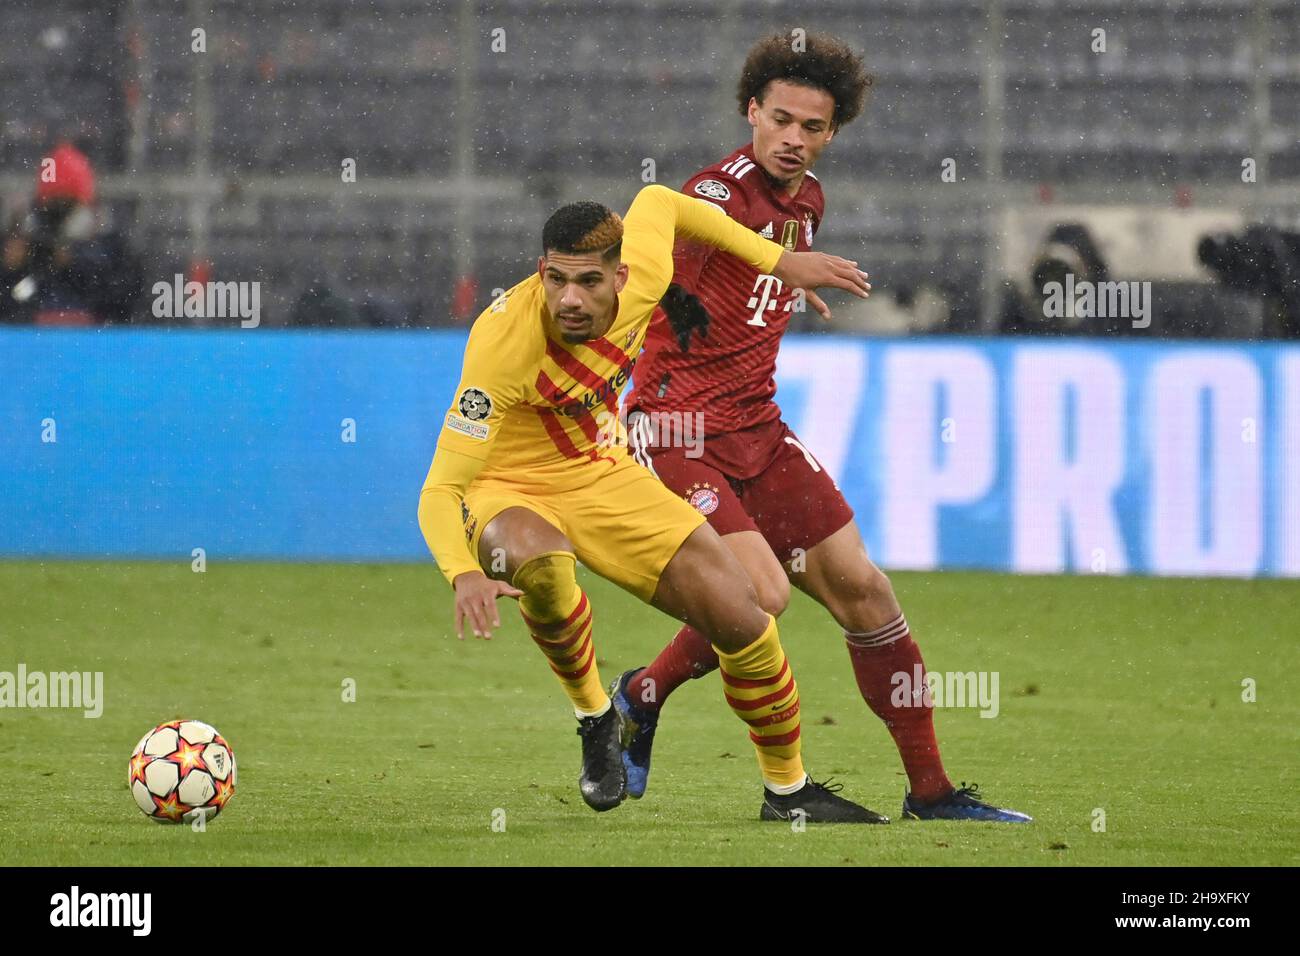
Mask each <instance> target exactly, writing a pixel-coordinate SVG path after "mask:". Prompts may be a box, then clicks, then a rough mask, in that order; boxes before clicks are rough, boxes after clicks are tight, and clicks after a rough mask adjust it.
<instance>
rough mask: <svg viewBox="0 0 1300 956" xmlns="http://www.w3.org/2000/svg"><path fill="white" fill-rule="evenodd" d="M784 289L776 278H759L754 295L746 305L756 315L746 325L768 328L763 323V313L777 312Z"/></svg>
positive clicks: (764, 276) (755, 283)
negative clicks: (777, 305)
mask: <svg viewBox="0 0 1300 956" xmlns="http://www.w3.org/2000/svg"><path fill="white" fill-rule="evenodd" d="M782 288H783V286H782V284H781V280H780V279H778V278H777V277H776V276H766V275H761V276H759V277H758V278H757V279H756V280H755V281H754V294H753V295H751V296H750V297H749V301H748V302H747V303H745V308H747V309H753V310H754V315H753V318H751V319H749V320H748V321H747V322H746V323H745V324H746V325H762V326H766V325H767V323H766V322H764V321H763V313H764V312H773V311H775V310H776V299H777V296H779V295H780V294H781V289H782Z"/></svg>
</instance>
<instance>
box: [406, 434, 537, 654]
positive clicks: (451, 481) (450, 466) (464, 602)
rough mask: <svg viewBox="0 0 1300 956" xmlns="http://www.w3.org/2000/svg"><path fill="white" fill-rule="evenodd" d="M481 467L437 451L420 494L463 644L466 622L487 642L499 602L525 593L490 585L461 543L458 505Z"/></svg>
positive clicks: (424, 527) (426, 530)
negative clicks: (449, 585)
mask: <svg viewBox="0 0 1300 956" xmlns="http://www.w3.org/2000/svg"><path fill="white" fill-rule="evenodd" d="M482 467H483V462H482V461H480V460H478V459H477V458H471V457H469V456H468V455H462V454H460V453H459V452H456V451H452V450H451V449H449V448H441V447H440V448H439V449H438V450H437V452H435V453H434V456H433V463H432V464H431V465H430V466H429V474H428V477H427V478H425V480H424V488H423V489H421V491H420V507H419V509H418V512H419V521H420V531H421V532H422V533H423V534H424V540H425V543H426V544H427V545H428V546H429V550H430V551H431V552H432V553H433V557H434V559H435V560H436V561H437V562H438V567H439V568H441V569H442V573H443V574H444V575H445V576H446V578H447V580H448V581H449V582H451V586H452V590H453V591H455V592H456V610H455V624H456V636H457V637H458V638H460V639H461V640H464V639H465V632H464V626H465V620H466V619H467V618H468V619H469V623H470V627H471V629H472V630H473V631H474V636H475V637H482V638H491V637H492V630H493V628H498V627H500V626H501V616H500V615H499V614H498V613H497V598H498V597H502V596H505V597H513V598H517V597H519V596H520V595H521V594H523V592H522V591H519V590H517V589H516V588H513V587H511V586H510V585H509V584H507V583H506V582H505V581H493V580H492V579H490V578H489V577H488V576H487V575H486V574H484V573H483V570H482V569H481V568H480V567H479V564H478V561H477V560H475V558H474V556H473V555H472V554H471V553H470V550H469V546H468V545H467V544H466V543H465V533H464V530H463V527H462V519H461V502H462V501H463V500H464V497H465V491H466V490H467V489H468V488H469V486H470V482H472V481H473V480H474V476H475V475H477V474H478V473H479V471H480V470H481V469H482Z"/></svg>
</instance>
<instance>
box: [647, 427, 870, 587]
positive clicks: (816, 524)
mask: <svg viewBox="0 0 1300 956" xmlns="http://www.w3.org/2000/svg"><path fill="white" fill-rule="evenodd" d="M641 415H642V413H640V412H635V411H634V412H631V413H630V414H629V415H628V429H627V430H628V442H629V445H630V450H631V452H632V454H633V457H635V458H636V460H637V461H639V462H640V463H641V464H642V465H645V466H646V467H647V468H649V469H650V470H651V471H652V472H654V474H655V475H656V476H657V477H658V478H659V480H660V481H662V482H663V483H664V484H665V485H667V486H668V488H669V489H670V490H672V491H674V492H676V493H677V494H679V495H681V496H682V497H683V498H684V499H686V501H687V502H688V503H689V504H690V505H692V506H693V507H694V508H695V510H696V511H698V512H699V513H700V514H702V515H704V516H705V517H706V518H707V519H708V521H709V524H711V525H713V530H715V531H716V532H718V534H732V533H734V532H736V531H757V532H758V533H759V534H761V535H762V536H763V537H764V538H765V539H766V540H767V543H768V546H769V547H771V549H772V552H773V553H774V554H775V555H776V556H777V558H778V560H780V561H781V562H783V563H784V562H786V561H790V560H791V559H792V558H793V557H794V556H795V550H796V549H802V550H803V551H804V552H807V551H808V550H809V549H811V548H812V547H813V546H815V545H817V544H820V543H821V542H822V541H825V540H826V539H827V538H828V537H830V536H831V535H832V534H834V533H835V532H836V531H838V530H840V528H843V527H844V526H845V525H846V524H848V523H849V522H850V521H852V520H853V509H852V508H850V507H849V503H848V502H847V501H845V500H844V495H843V494H841V493H840V489H839V486H838V485H836V484H835V482H834V481H833V480H832V479H831V476H830V475H829V474H827V473H826V469H824V468H823V467H822V466H821V464H820V463H819V462H818V461H817V459H816V458H814V457H813V454H812V452H810V451H808V450H807V449H806V448H804V446H803V444H802V443H801V442H800V441H799V439H798V438H797V437H795V434H794V432H792V431H791V430H790V428H789V426H787V425H786V423H785V422H783V421H781V420H780V419H773V420H772V421H770V422H766V423H764V424H761V425H755V426H752V427H750V428H746V429H743V430H742V431H737V432H728V433H724V434H720V435H712V436H706V437H705V438H704V439H703V440H702V441H701V442H699V444H698V446H696V447H689V446H690V445H691V443H690V442H683V441H680V440H671V435H670V433H671V429H662V430H660V429H656V428H655V427H654V426H653V424H652V420H651V419H649V418H644V417H640V416H641Z"/></svg>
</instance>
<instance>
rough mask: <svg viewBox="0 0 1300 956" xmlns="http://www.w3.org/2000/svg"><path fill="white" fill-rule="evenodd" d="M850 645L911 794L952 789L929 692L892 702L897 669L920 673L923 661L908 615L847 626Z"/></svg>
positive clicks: (927, 796)
mask: <svg viewBox="0 0 1300 956" xmlns="http://www.w3.org/2000/svg"><path fill="white" fill-rule="evenodd" d="M844 640H845V643H847V644H848V647H849V660H850V661H852V663H853V675H854V676H855V677H856V678H857V679H858V690H860V691H861V692H862V697H863V699H864V700H866V702H867V706H868V707H870V708H871V710H872V712H873V713H874V714H875V715H876V716H877V717H879V718H880V719H881V720H883V721H884V722H885V726H886V727H888V728H889V733H890V734H891V735H892V736H893V738H894V743H895V744H896V745H897V746H898V753H899V756H901V757H902V758H903V768H904V769H905V770H906V771H907V778H908V781H909V782H910V783H911V787H912V794H913V796H915V797H916V798H917V799H918V800H920V801H921V802H923V803H925V802H929V801H932V800H937V799H938V798H939V797H942V796H943V795H944V794H946V793H948V792H949V791H950V790H952V783H951V781H949V780H948V776H947V774H945V773H944V772H943V761H942V759H940V757H939V743H938V741H936V740H935V737H934V719H933V718H934V705H933V704H932V703H931V701H930V696H929V694H928V693H925V694H922V695H920V696H916V695H911V694H909V695H907V696H906V699H904V700H903V701H901V704H902V706H896V705H895V703H894V701H893V700H892V699H891V698H892V696H893V694H894V693H895V682H894V681H893V680H892V678H893V676H894V675H895V674H900V673H902V674H906V675H908V684H906V685H904V686H910V684H911V680H912V676H913V675H914V674H917V673H920V674H921V675H922V676H924V673H925V662H924V661H922V660H921V649H920V648H918V647H917V646H916V642H915V641H913V640H912V635H911V633H910V632H909V631H908V629H907V620H906V619H905V618H904V617H903V615H901V614H900V615H898V617H896V618H895V619H894V620H892V621H890V622H889V623H888V624H886V625H885V626H884V627H880V628H876V630H874V631H868V632H866V633H865V634H853V633H849V632H847V631H846V632H845V634H844Z"/></svg>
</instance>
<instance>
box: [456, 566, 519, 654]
mask: <svg viewBox="0 0 1300 956" xmlns="http://www.w3.org/2000/svg"><path fill="white" fill-rule="evenodd" d="M452 588H453V589H454V590H455V592H456V636H457V637H458V638H460V639H461V640H462V641H463V640H465V630H464V626H465V620H466V618H468V619H469V625H470V627H471V628H472V629H473V631H474V636H475V637H481V638H483V640H485V641H490V640H492V629H493V628H494V627H500V626H501V615H500V614H498V613H497V598H499V597H512V598H518V597H522V596H523V593H524V592H523V591H521V590H519V589H518V588H514V587H511V586H510V585H509V584H507V583H506V582H505V581H494V580H492V579H491V578H489V577H488V576H487V575H486V574H484V573H483V572H482V571H466V572H465V573H464V574H458V575H456V580H455V581H453V582H452Z"/></svg>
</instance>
